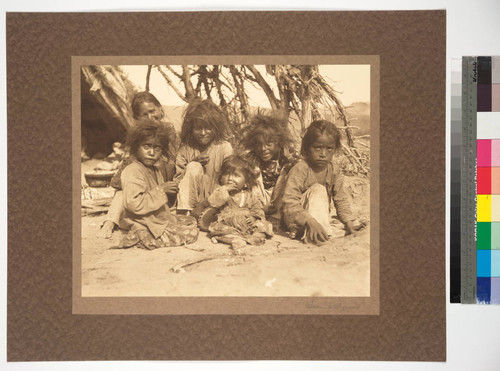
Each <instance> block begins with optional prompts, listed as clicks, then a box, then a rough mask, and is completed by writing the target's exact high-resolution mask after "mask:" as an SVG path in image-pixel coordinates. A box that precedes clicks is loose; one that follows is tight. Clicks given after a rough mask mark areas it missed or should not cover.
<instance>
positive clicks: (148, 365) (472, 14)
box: [0, 0, 500, 371]
mask: <svg viewBox="0 0 500 371" xmlns="http://www.w3.org/2000/svg"><path fill="white" fill-rule="evenodd" d="M1 7H2V11H3V15H2V17H1V19H0V29H1V32H2V37H1V39H0V50H1V53H2V59H1V72H0V83H1V84H0V86H1V88H0V98H1V99H0V103H1V107H0V115H1V116H0V117H1V120H0V192H1V193H0V218H1V219H0V220H1V222H0V226H1V229H0V370H56V371H58V370H68V369H71V370H74V371H77V370H137V369H140V370H234V369H237V370H254V369H261V370H267V369H273V370H285V369H286V370H398V371H399V370H424V369H425V370H429V371H432V370H480V371H482V370H492V371H499V370H500V306H493V305H492V306H479V305H456V304H454V305H451V304H447V362H446V363H430V362H422V363H418V362H404V363H403V362H323V361H322V362H290V361H272V362H270V361H248V362H243V361H241V362H166V361H165V362H159V361H155V362H50V363H49V362H43V363H7V362H6V331H7V330H6V323H7V322H6V317H7V315H6V306H7V304H6V302H7V299H6V297H7V287H6V286H7V285H6V281H7V263H6V260H7V222H6V221H7V200H6V198H7V197H6V195H7V181H6V178H7V154H6V153H7V151H6V147H7V140H6V137H7V129H6V121H7V114H6V81H5V71H6V67H5V12H6V11H23V12H32V11H35V12H41V11H51V12H55V11H152V10H156V11H169V10H170V11H172V10H178V11H181V10H411V9H446V10H447V66H448V69H447V84H446V86H447V157H448V163H447V207H446V214H447V225H448V226H449V181H450V180H449V179H450V174H449V158H450V156H449V153H450V151H449V150H450V140H449V138H450V129H449V125H450V116H449V111H450V110H449V107H450V98H449V97H450V68H449V67H450V64H451V63H450V61H451V58H461V56H463V55H500V1H499V0H475V1H473V0H469V1H443V0H442V1H439V0H434V1H418V2H417V1H383V0H378V1H357V0H345V1H342V2H341V1H338V0H334V1H327V0H324V1H321V0H308V1H304V0H302V1H297V0H287V1H276V0H253V1H248V0H243V1H239V2H234V3H233V2H232V1H230V0H218V1H195V0H182V1H177V2H173V1H160V0H156V1H155V0H142V1H131V0H122V1H103V0H88V1H72V2H71V3H70V2H69V1H67V0H65V1H62V0H58V1H48V0H44V1H35V0H17V1H15V2H14V1H12V0H9V1H8V3H7V4H2V5H1ZM446 248H447V265H448V263H449V253H448V250H449V236H447V247H446ZM448 277H449V268H448V267H447V273H446V279H447V281H449V280H448ZM447 287H448V289H447V294H446V298H447V301H449V300H448V296H449V295H448V292H449V282H448V283H447ZM415 304H416V305H417V303H415Z"/></svg>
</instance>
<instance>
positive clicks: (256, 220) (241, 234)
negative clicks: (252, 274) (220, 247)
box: [200, 156, 273, 248]
mask: <svg viewBox="0 0 500 371" xmlns="http://www.w3.org/2000/svg"><path fill="white" fill-rule="evenodd" d="M220 183H221V184H222V185H221V186H220V187H218V188H216V189H215V190H214V192H213V193H212V194H211V195H210V196H209V197H208V199H207V200H206V201H205V204H206V205H209V206H210V207H212V208H216V209H218V211H219V212H218V214H217V221H213V222H212V223H210V225H209V227H208V231H209V233H208V237H212V238H213V240H214V241H216V242H223V243H226V244H230V245H231V246H232V247H233V248H240V247H243V246H245V245H246V244H247V243H249V244H252V245H262V244H263V243H264V242H265V239H266V236H267V237H272V236H273V227H272V224H271V223H269V222H268V221H266V218H265V214H264V209H263V206H262V202H261V200H260V199H259V198H258V197H257V196H255V194H254V193H253V192H252V191H251V190H250V188H251V187H252V186H255V185H256V180H255V175H254V173H253V171H252V165H251V164H250V163H249V162H248V161H246V160H244V159H243V158H241V157H238V156H234V157H231V158H229V159H228V160H227V161H226V162H224V164H223V165H222V169H221V175H220ZM208 210H210V209H208ZM208 210H205V211H204V213H203V215H202V216H201V218H200V219H202V218H203V216H204V215H207V211H208Z"/></svg>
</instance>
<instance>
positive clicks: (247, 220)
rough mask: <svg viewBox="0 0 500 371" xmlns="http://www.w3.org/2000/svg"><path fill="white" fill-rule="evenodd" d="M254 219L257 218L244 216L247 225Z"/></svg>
mask: <svg viewBox="0 0 500 371" xmlns="http://www.w3.org/2000/svg"><path fill="white" fill-rule="evenodd" d="M256 221H257V219H256V218H255V217H254V216H247V217H245V223H247V225H253V224H254V223H255V222H256Z"/></svg>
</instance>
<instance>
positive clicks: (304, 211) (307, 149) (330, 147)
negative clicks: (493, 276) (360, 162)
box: [283, 120, 354, 245]
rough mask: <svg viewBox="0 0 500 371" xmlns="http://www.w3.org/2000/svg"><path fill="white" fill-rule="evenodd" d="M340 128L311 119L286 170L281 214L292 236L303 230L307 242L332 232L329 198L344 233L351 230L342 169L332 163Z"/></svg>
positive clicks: (322, 239) (323, 238) (325, 238)
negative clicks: (296, 158)
mask: <svg viewBox="0 0 500 371" xmlns="http://www.w3.org/2000/svg"><path fill="white" fill-rule="evenodd" d="M340 137H341V134H340V131H339V129H337V127H336V126H335V125H334V124H333V123H331V122H329V121H324V120H321V121H314V122H312V123H311V125H310V126H309V127H308V128H307V131H306V133H305V135H304V138H303V139H302V147H301V154H302V156H303V158H304V160H301V161H299V162H298V163H297V164H296V165H295V166H294V167H293V168H292V169H291V170H290V173H289V174H288V178H287V182H286V186H285V191H284V195H283V217H284V222H285V224H286V226H287V227H288V229H289V231H290V232H291V233H290V235H291V237H292V238H294V237H295V236H296V234H297V233H304V236H303V238H304V240H305V241H306V242H308V243H314V244H316V245H321V244H323V243H325V242H327V241H328V239H329V237H332V236H334V235H335V233H334V230H332V227H331V226H330V220H329V216H330V212H329V211H330V210H329V208H330V200H331V199H333V202H334V205H335V209H336V211H337V216H338V218H339V219H340V221H341V222H342V223H344V225H345V229H346V234H351V233H354V227H353V220H354V218H353V216H352V214H351V209H350V203H349V199H348V195H347V193H346V190H345V188H344V177H343V175H342V171H341V169H339V168H338V167H337V166H334V164H333V163H332V161H331V160H332V158H333V155H334V154H335V153H336V152H337V151H339V150H340V148H341V147H340V146H341V144H340Z"/></svg>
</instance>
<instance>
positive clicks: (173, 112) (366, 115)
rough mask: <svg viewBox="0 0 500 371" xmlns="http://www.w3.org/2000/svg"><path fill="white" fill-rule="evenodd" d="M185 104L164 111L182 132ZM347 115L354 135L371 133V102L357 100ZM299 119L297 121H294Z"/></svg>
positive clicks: (294, 118)
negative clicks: (355, 128)
mask: <svg viewBox="0 0 500 371" xmlns="http://www.w3.org/2000/svg"><path fill="white" fill-rule="evenodd" d="M184 108H185V106H163V111H164V112H165V116H166V118H167V120H168V121H170V122H171V123H172V124H173V125H174V127H175V129H176V130H177V131H178V132H180V130H181V125H182V115H183V113H184ZM251 109H252V111H254V110H255V111H256V110H257V108H256V107H251ZM328 116H329V115H328V114H325V117H326V119H329V117H328ZM347 116H348V118H349V119H350V120H351V125H353V126H356V127H358V128H359V130H355V131H354V135H356V136H358V135H367V134H370V103H367V102H355V103H353V104H351V105H350V106H349V108H347ZM291 121H292V125H294V126H297V127H300V124H298V120H297V119H296V117H295V116H294V115H291ZM294 121H297V123H294Z"/></svg>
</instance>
